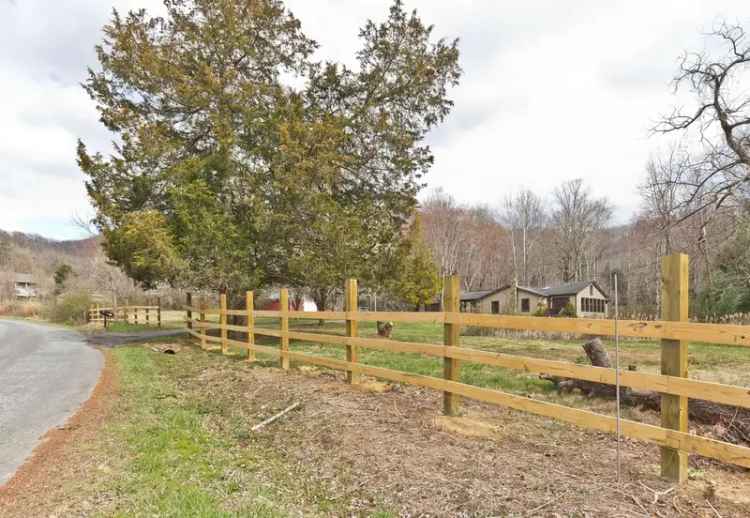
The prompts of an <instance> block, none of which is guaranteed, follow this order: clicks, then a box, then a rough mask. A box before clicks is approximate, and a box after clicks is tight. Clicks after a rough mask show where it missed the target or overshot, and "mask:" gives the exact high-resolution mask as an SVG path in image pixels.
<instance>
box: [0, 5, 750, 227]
mask: <svg viewBox="0 0 750 518" xmlns="http://www.w3.org/2000/svg"><path fill="white" fill-rule="evenodd" d="M286 3H287V6H288V7H289V8H291V9H292V11H293V12H294V13H295V14H296V15H297V16H298V17H299V18H300V19H301V21H302V24H303V28H304V30H305V31H306V33H307V34H308V35H309V36H311V37H312V38H314V39H316V40H317V41H318V42H319V43H320V44H321V50H320V57H325V58H329V59H336V60H339V61H345V62H349V63H351V62H352V61H353V53H354V49H356V48H357V31H358V27H359V26H361V25H362V22H363V21H364V20H365V19H367V18H373V19H375V20H380V19H383V18H384V17H385V15H386V13H387V8H388V6H389V4H390V2H389V1H387V0H288V1H287V2H286ZM405 3H406V6H407V7H408V8H417V9H418V10H419V12H420V14H421V16H422V18H423V19H424V20H425V21H426V22H428V23H432V24H434V25H435V31H436V34H437V35H438V36H446V37H449V38H453V37H458V38H460V40H461V42H460V50H461V65H462V67H463V69H464V74H463V77H462V78H461V85H460V87H458V88H457V89H455V90H454V91H453V92H451V94H452V97H453V98H454V99H455V107H454V110H453V112H452V113H451V115H450V117H449V118H448V120H447V121H446V122H445V124H444V125H443V126H442V127H440V128H439V129H437V130H435V131H434V132H433V133H432V134H431V135H430V137H429V142H430V144H431V145H432V147H433V150H434V153H435V166H434V167H433V169H432V171H431V173H430V174H429V176H428V178H427V181H428V184H429V188H433V187H438V186H440V187H443V188H444V189H445V190H446V191H448V192H449V193H451V194H453V195H454V196H455V197H456V198H457V199H459V200H460V201H464V202H470V203H476V202H480V203H486V204H490V205H495V204H497V203H499V201H500V200H502V199H503V197H504V196H505V195H506V193H507V192H509V191H513V190H515V189H518V188H520V187H529V188H531V189H533V190H535V191H537V192H538V193H539V194H542V195H545V194H548V193H549V192H550V191H551V190H552V188H554V186H556V185H557V184H559V183H561V182H563V181H565V180H568V179H572V178H576V177H581V178H583V179H584V180H585V181H586V183H587V184H588V185H590V186H591V188H592V190H593V191H594V192H595V193H596V194H597V195H601V196H607V197H609V198H610V199H611V200H612V201H613V203H614V204H615V206H616V207H617V211H616V216H617V218H618V220H620V221H627V220H628V218H629V217H630V214H631V213H632V212H633V211H634V210H636V209H637V208H638V204H639V199H638V193H637V185H638V183H639V182H640V180H641V178H642V173H643V168H644V164H645V162H646V160H647V159H648V157H649V155H650V154H651V153H653V152H654V151H656V150H658V149H659V148H660V147H663V146H664V145H665V142H663V141H662V140H660V138H659V137H654V136H650V135H649V128H650V127H651V126H652V124H653V122H654V121H655V120H656V119H657V118H658V116H659V115H660V114H662V113H664V112H667V111H668V110H669V109H670V107H671V106H673V105H674V104H675V102H676V99H675V98H674V97H673V95H672V91H671V87H670V79H671V77H672V76H673V75H674V73H675V71H676V67H677V60H678V58H679V56H680V54H681V52H682V51H683V50H684V49H691V50H700V49H702V48H703V45H704V40H703V39H702V37H701V33H702V32H706V31H708V30H710V29H711V27H712V26H713V25H715V24H716V22H717V21H718V20H720V19H722V18H726V19H728V20H729V21H733V22H741V23H743V24H744V25H745V26H746V28H750V2H748V1H747V0H739V1H729V0H713V1H685V0H682V1H673V2H667V1H658V2H657V1H653V0H649V1H622V2H613V1H608V2H601V1H598V2H594V1H591V2H586V1H575V2H572V1H568V2H559V1H547V2H543V1H529V0H522V1H514V2H511V1H503V2H497V1H494V0H474V1H472V0H420V1H416V0H406V2H405ZM160 4H161V2H160V0H116V1H114V2H113V1H108V0H65V1H57V0H0V66H2V74H0V99H1V100H0V107H1V109H0V229H3V230H21V231H25V232H35V233H39V234H42V235H44V236H47V237H52V238H57V239H65V238H73V237H79V236H80V235H81V231H80V230H79V229H77V228H76V227H75V226H74V225H73V224H72V223H71V220H72V217H73V215H74V214H79V215H84V216H87V215H89V216H90V215H91V207H90V206H89V204H88V202H87V199H86V194H85V189H84V185H83V181H84V179H83V175H82V174H81V173H80V171H79V170H78V168H77V166H76V164H75V143H76V139H77V138H79V137H80V138H83V139H84V141H86V143H87V144H88V145H89V146H90V148H91V149H93V150H103V151H106V150H107V149H108V142H109V136H108V135H107V133H106V131H105V130H104V129H103V127H101V125H100V124H99V122H98V121H97V114H96V111H95V109H94V107H93V104H92V103H91V101H90V100H89V99H88V97H87V96H86V95H85V93H84V92H83V90H82V89H81V88H80V86H79V83H80V82H81V81H82V80H83V79H84V77H85V73H86V67H87V66H94V65H95V64H96V63H95V57H94V52H93V46H94V45H95V44H96V43H98V42H99V41H100V39H101V36H102V34H101V27H102V25H103V24H104V23H105V22H106V21H107V20H108V18H109V14H110V10H111V8H112V7H113V6H114V7H116V8H118V9H120V10H127V9H129V8H136V7H145V8H147V9H159V6H160Z"/></svg>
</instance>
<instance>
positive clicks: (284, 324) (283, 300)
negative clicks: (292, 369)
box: [279, 288, 289, 370]
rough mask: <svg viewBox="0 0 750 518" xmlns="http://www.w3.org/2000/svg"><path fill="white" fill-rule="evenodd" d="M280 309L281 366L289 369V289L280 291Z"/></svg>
mask: <svg viewBox="0 0 750 518" xmlns="http://www.w3.org/2000/svg"><path fill="white" fill-rule="evenodd" d="M279 310H280V311H281V368H282V369H284V370H287V369H289V355H288V354H287V353H288V352H289V290H288V289H287V288H281V291H280V292H279Z"/></svg>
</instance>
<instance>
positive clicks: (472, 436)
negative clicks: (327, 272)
mask: <svg viewBox="0 0 750 518" xmlns="http://www.w3.org/2000/svg"><path fill="white" fill-rule="evenodd" d="M235 376H237V377H234V378H233V377H229V376H227V373H226V372H225V371H224V369H215V370H214V369H211V370H207V371H205V372H204V374H203V376H202V377H203V381H204V382H205V384H204V387H211V389H210V390H211V391H215V392H216V393H219V392H222V393H226V392H227V391H233V390H237V388H239V387H241V388H242V391H241V393H238V394H237V401H238V404H239V405H240V407H245V408H244V409H242V408H238V409H237V411H238V412H241V413H243V414H244V415H252V414H255V415H256V420H257V421H260V420H261V419H262V418H264V417H267V416H268V415H273V413H275V412H276V411H279V410H281V409H283V408H285V407H286V406H288V404H290V403H291V402H295V401H302V402H303V407H302V409H301V410H300V411H298V412H294V413H291V414H289V415H288V416H287V417H285V418H284V419H282V420H280V421H279V422H277V423H274V424H272V425H269V426H268V427H267V428H265V429H264V430H263V431H262V432H261V435H262V437H263V440H265V441H267V443H268V446H269V447H273V448H276V449H278V450H279V451H284V452H286V454H287V457H288V461H289V462H290V463H292V464H295V465H297V466H299V467H300V468H302V470H301V471H305V472H308V473H311V474H312V476H313V477H314V478H315V479H316V480H318V481H321V480H322V481H326V482H327V485H328V486H329V488H330V490H331V491H333V492H334V494H335V495H336V497H337V498H340V499H344V500H348V501H349V508H348V513H347V514H354V515H368V514H370V513H371V512H372V511H373V510H374V509H376V508H386V509H394V510H397V512H398V514H399V515H400V516H714V517H715V516H716V512H719V513H720V514H721V516H724V517H728V516H750V474H748V471H747V470H742V469H736V468H733V467H728V466H723V465H720V464H718V463H715V462H712V461H708V460H706V459H699V458H695V459H694V460H693V464H692V466H693V467H692V468H691V473H692V477H691V480H689V481H688V483H686V484H685V485H684V486H683V487H680V488H673V486H672V485H670V484H669V483H666V482H665V481H663V480H661V479H660V478H659V476H658V473H659V465H658V462H659V450H658V447H656V446H652V445H649V444H645V443H642V442H637V441H631V440H624V442H623V444H622V466H623V471H622V481H621V484H619V485H618V484H617V481H616V471H615V465H616V453H615V452H616V442H615V440H614V438H613V436H611V435H609V434H604V433H598V432H590V431H584V430H580V429H577V428H575V427H573V426H569V425H566V424H562V423H557V422H554V421H551V420H548V419H544V418H538V417H536V416H531V415H528V414H524V413H521V412H517V411H513V410H509V409H503V408H497V407H494V406H490V405H485V404H481V403H476V402H472V401H468V400H465V401H464V404H463V413H464V415H463V416H461V417H458V418H445V417H443V416H441V415H440V413H439V409H440V408H441V395H440V394H438V393H435V392H433V391H429V390H422V389H418V388H414V387H402V386H398V385H395V386H390V385H389V386H386V387H387V388H388V390H386V391H384V390H383V387H384V385H383V384H378V383H375V382H373V381H372V380H370V381H369V382H368V385H369V387H367V388H364V389H362V388H360V389H358V388H354V387H351V386H348V385H346V384H345V383H344V382H343V377H342V376H341V375H340V374H338V373H335V374H334V373H331V372H326V371H322V372H321V371H316V370H315V369H310V368H305V369H304V370H303V371H292V372H290V373H284V372H282V371H280V370H278V369H275V368H255V369H246V370H243V371H240V372H236V373H235ZM248 387H253V388H252V389H248ZM373 389H374V390H373ZM246 405H247V406H246ZM259 408H261V409H263V411H262V412H261V413H260V414H258V413H257V412H258V409H259ZM712 506H713V508H715V509H716V511H714V509H712ZM555 513H558V514H555Z"/></svg>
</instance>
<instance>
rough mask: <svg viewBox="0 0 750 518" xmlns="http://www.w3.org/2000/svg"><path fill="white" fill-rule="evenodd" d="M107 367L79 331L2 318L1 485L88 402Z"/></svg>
mask: <svg viewBox="0 0 750 518" xmlns="http://www.w3.org/2000/svg"><path fill="white" fill-rule="evenodd" d="M103 365H104V358H103V357H102V354H101V353H100V352H99V351H97V350H96V349H93V348H92V347H90V346H88V345H86V343H85V342H84V340H83V337H82V336H81V335H79V334H78V333H76V332H75V331H70V330H68V329H65V328H60V327H53V326H48V325H43V324H35V323H31V322H25V321H16V320H0V484H3V483H5V482H7V481H8V480H9V479H10V477H11V476H12V475H13V473H14V472H15V470H16V469H17V468H18V467H19V466H20V465H21V464H23V462H24V461H25V460H26V459H27V458H28V456H29V455H30V454H31V452H32V450H33V449H34V447H36V445H37V444H38V443H39V440H40V438H41V437H42V436H43V435H44V434H45V432H47V430H49V429H50V428H54V427H57V426H61V425H63V424H64V423H65V421H66V420H67V419H68V418H69V417H70V416H71V415H73V414H74V413H75V412H76V410H77V409H78V407H79V406H80V405H81V404H82V403H83V402H84V401H86V400H87V399H88V398H89V396H90V395H91V392H92V390H93V388H94V386H95V385H96V382H97V380H98V378H99V373H100V372H101V370H102V367H103Z"/></svg>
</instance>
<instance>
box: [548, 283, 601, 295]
mask: <svg viewBox="0 0 750 518" xmlns="http://www.w3.org/2000/svg"><path fill="white" fill-rule="evenodd" d="M592 284H593V285H594V286H595V287H596V289H598V290H599V291H601V292H602V294H603V295H604V298H606V299H609V296H608V295H607V292H605V291H604V290H603V289H601V287H600V286H599V285H598V284H597V283H596V281H578V282H569V283H567V284H561V285H560V286H552V287H548V288H542V290H541V291H542V292H543V293H544V294H545V295H546V296H548V297H553V296H556V295H577V294H578V293H580V291H581V290H584V289H586V288H588V287H589V286H591V285H592Z"/></svg>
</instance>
